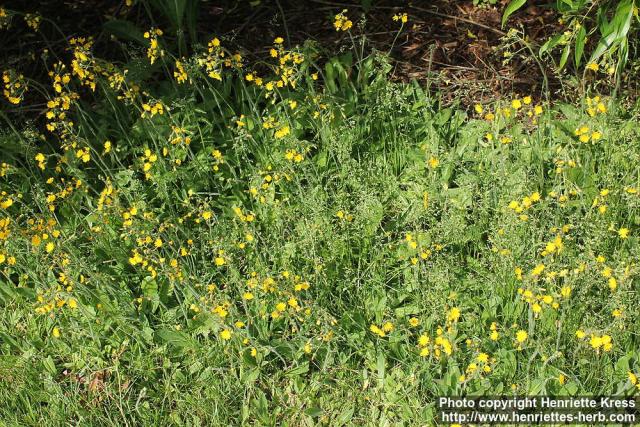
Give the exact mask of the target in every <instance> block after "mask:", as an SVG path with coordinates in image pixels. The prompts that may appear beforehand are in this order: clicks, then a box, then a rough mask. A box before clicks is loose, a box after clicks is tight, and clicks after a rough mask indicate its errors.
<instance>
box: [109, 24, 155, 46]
mask: <svg viewBox="0 0 640 427" xmlns="http://www.w3.org/2000/svg"><path fill="white" fill-rule="evenodd" d="M103 27H104V30H105V31H106V32H108V33H110V34H113V35H114V36H116V37H118V38H121V39H125V40H131V41H136V42H138V43H140V44H142V45H146V44H147V40H146V39H145V38H144V32H143V31H142V30H141V29H140V28H138V27H137V26H136V25H135V24H133V23H132V22H129V21H125V20H122V19H114V20H111V21H108V22H105V24H104V26H103Z"/></svg>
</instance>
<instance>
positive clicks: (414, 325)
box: [409, 317, 420, 328]
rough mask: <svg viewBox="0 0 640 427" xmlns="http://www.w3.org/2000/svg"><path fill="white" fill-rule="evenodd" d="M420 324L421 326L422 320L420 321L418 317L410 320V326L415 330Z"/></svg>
mask: <svg viewBox="0 0 640 427" xmlns="http://www.w3.org/2000/svg"><path fill="white" fill-rule="evenodd" d="M419 324H420V319H418V318H417V317H412V318H410V319H409V325H411V326H413V327H414V328H415V327H416V326H418V325H419Z"/></svg>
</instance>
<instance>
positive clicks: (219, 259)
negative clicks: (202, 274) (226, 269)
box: [214, 257, 225, 267]
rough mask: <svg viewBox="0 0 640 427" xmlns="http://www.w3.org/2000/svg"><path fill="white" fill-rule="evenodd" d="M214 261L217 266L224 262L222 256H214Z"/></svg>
mask: <svg viewBox="0 0 640 427" xmlns="http://www.w3.org/2000/svg"><path fill="white" fill-rule="evenodd" d="M214 261H215V263H216V265H217V266H218V267H220V266H223V265H224V264H225V260H224V258H222V257H216V259H215V260H214Z"/></svg>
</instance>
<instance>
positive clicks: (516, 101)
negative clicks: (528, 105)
mask: <svg viewBox="0 0 640 427" xmlns="http://www.w3.org/2000/svg"><path fill="white" fill-rule="evenodd" d="M511 106H512V107H513V109H514V110H519V109H520V108H522V101H520V100H519V99H514V100H513V101H511Z"/></svg>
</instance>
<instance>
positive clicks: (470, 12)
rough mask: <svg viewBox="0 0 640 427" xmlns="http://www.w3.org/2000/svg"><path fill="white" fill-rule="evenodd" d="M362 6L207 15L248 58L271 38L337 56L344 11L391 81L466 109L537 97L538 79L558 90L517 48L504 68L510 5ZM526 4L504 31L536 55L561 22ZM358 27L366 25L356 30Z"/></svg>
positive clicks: (288, 6)
mask: <svg viewBox="0 0 640 427" xmlns="http://www.w3.org/2000/svg"><path fill="white" fill-rule="evenodd" d="M361 3H365V2H342V1H331V0H309V1H287V0H280V1H279V2H278V1H270V2H265V1H262V2H260V4H259V5H258V6H256V7H253V8H252V7H250V6H247V7H245V8H237V9H233V10H229V11H225V10H223V9H222V8H219V7H216V8H213V9H210V13H211V17H212V18H214V20H215V21H216V23H215V24H214V25H213V27H214V28H216V29H217V30H218V31H219V32H220V33H223V34H225V35H226V36H227V37H230V38H231V39H232V40H233V42H234V43H236V44H237V45H239V46H242V47H244V48H245V49H246V50H248V51H249V52H264V51H266V50H268V48H269V45H270V43H271V42H272V41H273V39H274V37H276V36H283V37H285V38H286V39H287V40H288V42H289V43H290V44H292V45H294V44H300V43H302V42H304V40H307V39H314V40H318V41H319V42H320V43H321V44H322V45H323V46H328V47H333V49H334V50H335V51H339V50H340V48H341V47H343V46H351V44H352V40H351V39H350V38H349V36H347V35H346V34H344V33H338V32H336V31H335V30H334V28H333V25H332V24H333V16H334V15H335V14H336V13H338V12H340V11H341V10H343V9H347V10H348V12H347V14H348V16H349V17H350V18H351V19H352V20H353V22H354V28H353V30H352V32H353V33H354V34H358V35H360V34H364V35H366V38H367V43H368V45H369V46H368V47H369V48H371V47H373V48H376V49H378V50H380V51H382V52H391V54H392V56H393V58H394V59H395V68H394V71H393V77H394V78H395V79H398V80H402V81H408V80H411V79H415V80H417V81H419V82H420V83H422V84H424V85H429V86H430V87H432V88H437V89H438V90H439V91H440V93H441V94H442V96H443V97H444V101H445V103H450V102H453V101H456V100H458V101H460V102H461V103H463V104H466V105H469V104H471V103H473V102H481V101H489V100H492V99H496V98H498V97H500V96H505V95H510V94H529V95H532V96H533V97H534V98H540V97H542V94H543V92H544V89H545V87H544V78H543V74H544V75H546V76H547V78H548V86H549V87H548V88H549V89H550V90H551V91H553V90H554V89H557V88H558V81H557V80H555V79H554V75H553V70H552V69H550V68H549V67H546V66H544V65H543V64H538V63H536V61H534V60H533V59H532V56H531V54H530V52H529V51H528V50H527V49H526V48H525V45H524V44H522V43H517V42H516V43H515V44H513V43H512V44H513V45H512V47H511V49H510V50H511V51H512V52H513V53H514V55H513V56H512V58H511V60H510V61H508V62H505V57H504V50H503V49H501V46H502V45H503V44H504V42H503V37H505V36H506V33H507V31H508V28H507V29H504V30H503V29H501V25H500V24H501V22H500V21H501V17H502V10H503V9H504V5H505V4H506V3H507V0H502V1H501V2H499V3H498V4H496V5H495V6H485V7H476V6H474V5H473V2H472V0H449V1H448V0H434V1H413V2H407V3H406V4H405V5H403V6H400V7H399V6H398V4H399V3H402V2H398V1H392V0H382V1H374V2H373V3H374V6H372V7H371V8H370V9H367V10H365V8H364V7H363V6H362V5H361ZM529 4H530V5H529V6H528V7H526V8H524V9H522V10H521V11H519V12H518V13H517V14H515V15H513V17H512V19H511V20H510V21H509V23H508V27H513V28H516V29H519V35H520V37H523V36H526V38H527V40H528V43H529V45H530V46H531V47H532V48H534V49H536V50H537V49H538V47H539V45H541V44H542V43H544V42H545V41H546V40H547V39H548V38H549V36H551V35H552V34H554V33H556V32H557V31H558V30H559V27H558V24H557V19H558V17H557V15H556V13H555V12H554V11H553V10H551V9H548V8H545V6H544V4H547V2H542V1H530V2H529ZM400 12H406V13H407V14H408V15H409V22H408V23H407V24H406V25H405V28H404V29H403V31H402V32H401V33H400V34H399V35H398V27H399V24H398V22H395V21H393V20H392V19H391V17H392V16H393V15H394V14H395V13H400ZM215 18H217V20H216V19H215ZM361 21H362V22H364V25H363V26H360V25H358V24H359V22H361ZM238 23H241V25H240V27H238ZM357 42H359V39H358V40H357ZM541 66H542V68H541Z"/></svg>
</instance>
